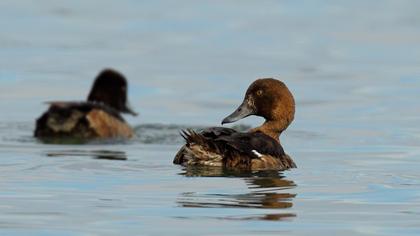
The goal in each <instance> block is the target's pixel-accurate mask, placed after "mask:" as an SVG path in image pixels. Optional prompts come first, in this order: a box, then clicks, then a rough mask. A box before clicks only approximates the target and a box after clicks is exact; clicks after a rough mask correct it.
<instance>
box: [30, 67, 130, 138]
mask: <svg viewBox="0 0 420 236" xmlns="http://www.w3.org/2000/svg"><path fill="white" fill-rule="evenodd" d="M48 104H50V107H49V109H48V110H47V111H46V112H45V113H44V114H42V115H41V117H39V118H38V119H37V121H36V128H35V132H34V136H35V137H38V138H53V139H54V138H76V139H92V138H130V137H133V136H134V132H133V130H132V129H131V128H130V126H129V125H128V124H127V123H126V122H125V121H124V119H123V117H122V116H121V115H120V113H129V114H132V115H134V116H136V115H137V113H135V112H134V111H133V110H132V109H131V108H130V107H129V106H128V103H127V81H126V79H125V78H124V76H123V75H122V74H120V73H119V72H117V71H115V70H112V69H105V70H103V71H102V72H100V73H99V75H98V76H97V77H96V79H95V82H94V83H93V86H92V89H91V91H90V93H89V96H88V98H87V101H82V102H48Z"/></svg>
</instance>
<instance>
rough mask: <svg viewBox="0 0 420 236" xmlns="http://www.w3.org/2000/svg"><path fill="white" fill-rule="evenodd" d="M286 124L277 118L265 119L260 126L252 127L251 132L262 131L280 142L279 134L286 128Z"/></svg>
mask: <svg viewBox="0 0 420 236" xmlns="http://www.w3.org/2000/svg"><path fill="white" fill-rule="evenodd" d="M287 126H288V124H286V123H285V122H281V121H277V120H266V121H265V122H264V124H262V125H261V126H259V127H257V128H254V129H252V130H251V132H262V133H264V134H266V135H268V136H270V137H272V138H273V139H274V140H276V141H277V142H279V143H280V134H281V133H282V132H283V130H285V129H286V128H287Z"/></svg>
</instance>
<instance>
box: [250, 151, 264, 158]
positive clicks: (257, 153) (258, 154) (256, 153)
mask: <svg viewBox="0 0 420 236" xmlns="http://www.w3.org/2000/svg"><path fill="white" fill-rule="evenodd" d="M252 153H254V154H255V156H257V157H262V156H263V154H261V153H259V152H257V150H252Z"/></svg>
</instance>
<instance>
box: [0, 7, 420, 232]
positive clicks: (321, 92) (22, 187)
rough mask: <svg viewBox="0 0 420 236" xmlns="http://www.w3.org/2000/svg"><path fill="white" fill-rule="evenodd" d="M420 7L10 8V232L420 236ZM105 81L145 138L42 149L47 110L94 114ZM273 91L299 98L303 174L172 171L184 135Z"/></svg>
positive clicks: (2, 118) (288, 144) (0, 196)
mask: <svg viewBox="0 0 420 236" xmlns="http://www.w3.org/2000/svg"><path fill="white" fill-rule="evenodd" d="M419 9H420V1H415V0H412V1H410V0H402V1H401V0H383V1H370V0H368V1H327V0H325V1H292V0H290V1H289V0H282V1H280V0H279V1H269V0H263V1H250V0H241V1H221V0H214V1H192V0H191V1H189V0H183V1H171V0H168V1H163V0H157V1H137V0H120V1H110V0H101V1H98V0H92V1H82V0H73V1H64V0H37V1H29V0H20V1H15V0H1V1H0V29H1V33H0V111H1V112H0V113H1V114H0V160H1V161H0V187H1V189H2V192H1V193H0V202H1V204H0V212H1V213H0V231H1V232H2V235H3V234H12V235H29V234H36V235H45V234H47V235H48V234H49V235H73V234H79V235H116V234H123V233H125V234H131V235H133V234H138V233H139V232H142V233H144V234H148V235H160V234H165V233H166V234H168V233H171V235H183V236H185V235H197V234H200V235H202V234H208V235H217V234H218V235H227V234H230V235H242V236H243V235H255V234H258V235H278V234H279V233H285V232H286V233H288V234H289V235H308V234H314V235H352V236H354V235H419V233H420V225H419V223H418V222H419V215H420V191H419V186H420V182H419V181H420V174H419V172H418V170H419V169H420V164H419V163H420V125H419V120H420V106H419V100H420V93H419V88H420V14H419ZM103 68H114V69H116V70H119V71H120V72H122V73H123V74H124V75H125V76H126V77H127V79H128V81H129V100H130V102H131V105H132V107H133V108H134V109H135V110H136V111H138V112H139V113H140V116H138V117H130V116H126V118H127V121H128V122H129V123H130V124H131V125H133V126H134V127H135V128H136V131H137V134H138V136H139V137H138V138H137V139H134V140H132V141H131V142H129V143H114V144H112V143H107V144H106V145H103V144H98V143H93V144H89V145H79V146H77V145H45V144H41V143H39V142H38V141H36V140H35V139H33V138H32V132H33V129H34V122H35V119H36V118H37V117H38V116H40V115H41V113H42V112H43V111H44V110H45V109H47V106H46V105H45V104H43V103H44V102H45V101H51V100H84V99H85V98H86V96H87V94H88V91H89V90H90V87H91V84H92V82H93V79H94V78H95V76H96V75H97V74H98V73H99V72H100V71H101V70H102V69H103ZM262 77H274V78H277V79H280V80H283V81H284V82H285V83H286V84H287V85H288V87H289V89H290V90H291V91H292V93H293V94H294V96H295V99H296V102H297V105H296V109H297V110H296V116H295V121H294V122H293V123H292V125H291V126H290V127H289V128H288V129H287V131H286V132H285V133H284V134H283V135H282V136H281V140H282V145H283V146H284V149H285V150H286V152H287V153H288V154H290V156H292V157H293V159H294V160H295V161H296V163H297V165H298V169H294V170H292V171H286V172H284V173H277V172H276V173H248V174H247V175H243V176H232V174H231V173H210V172H208V171H201V170H188V169H184V168H181V167H179V166H174V165H172V158H173V156H174V155H175V153H176V152H177V151H178V149H179V147H180V145H182V143H183V141H182V139H181V138H180V137H179V135H178V132H179V130H180V129H182V128H186V127H203V126H209V125H211V126H213V125H214V126H216V125H219V124H220V122H221V120H222V119H223V118H224V117H225V116H227V115H228V114H230V113H231V112H232V111H233V110H234V109H236V107H237V106H238V105H239V104H240V103H241V101H242V99H243V96H244V93H245V90H246V89H247V87H248V85H249V84H250V83H251V82H252V81H254V80H255V79H257V78H262ZM261 122H262V119H261V118H257V117H249V118H246V119H244V120H241V121H240V122H237V123H238V124H245V125H246V127H250V126H256V125H258V124H259V123H261ZM120 160H124V161H120ZM199 176H201V177H202V178H198V177H199ZM203 176H206V177H203ZM233 177H234V178H233ZM63 203H65V204H63ZM162 222H165V226H166V227H162ZM203 229H205V230H203Z"/></svg>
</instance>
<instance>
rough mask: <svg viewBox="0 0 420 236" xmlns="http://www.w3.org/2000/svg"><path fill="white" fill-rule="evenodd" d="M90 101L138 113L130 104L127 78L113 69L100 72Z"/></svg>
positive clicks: (89, 98) (90, 94)
mask: <svg viewBox="0 0 420 236" xmlns="http://www.w3.org/2000/svg"><path fill="white" fill-rule="evenodd" d="M88 101H90V102H98V103H103V104H105V105H107V106H109V107H112V108H114V109H115V110H117V111H118V112H123V113H129V114H132V115H134V116H136V115H137V113H136V112H134V111H133V110H132V109H131V108H130V106H129V105H128V101H127V80H126V79H125V78H124V76H123V75H122V74H120V73H119V72H117V71H115V70H112V69H105V70H103V71H101V72H100V73H99V75H98V76H97V77H96V79H95V82H94V83H93V86H92V89H91V90H90V93H89V96H88Z"/></svg>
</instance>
